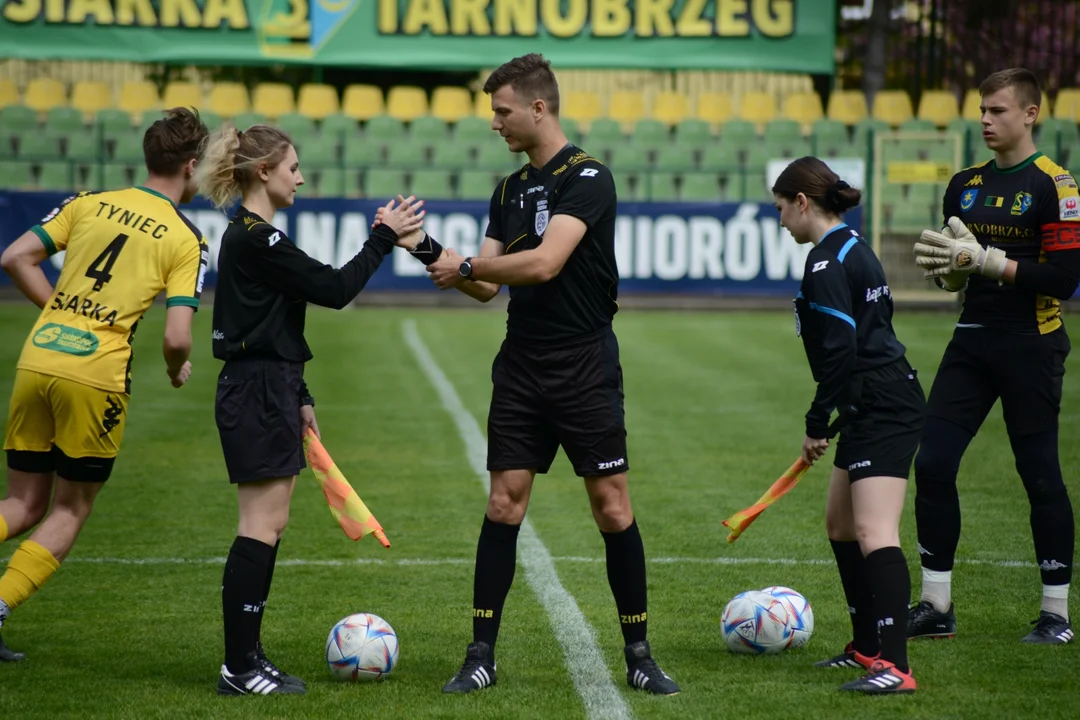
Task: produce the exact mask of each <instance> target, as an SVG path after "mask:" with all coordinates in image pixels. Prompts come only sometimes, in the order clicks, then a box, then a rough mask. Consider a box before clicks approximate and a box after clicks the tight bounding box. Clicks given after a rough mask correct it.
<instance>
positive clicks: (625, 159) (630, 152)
mask: <svg viewBox="0 0 1080 720" xmlns="http://www.w3.org/2000/svg"><path fill="white" fill-rule="evenodd" d="M611 167H612V169H613V170H619V171H634V170H646V169H648V167H649V153H648V151H647V150H646V149H645V148H641V147H637V146H636V145H620V146H618V147H615V148H613V149H612V151H611Z"/></svg>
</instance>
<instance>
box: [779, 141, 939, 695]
mask: <svg viewBox="0 0 1080 720" xmlns="http://www.w3.org/2000/svg"><path fill="white" fill-rule="evenodd" d="M773 194H774V196H775V198H776V207H777V209H778V210H779V211H780V224H781V225H783V226H784V227H785V228H787V230H788V231H789V232H790V233H791V234H792V236H793V237H794V238H795V240H796V242H799V243H814V248H813V249H812V250H811V251H810V253H809V254H808V255H807V257H806V269H805V271H804V273H803V280H802V287H801V288H800V291H799V294H798V296H797V297H796V298H795V330H796V333H798V334H799V335H800V336H801V337H802V340H803V345H804V347H805V349H806V356H807V359H808V360H809V362H810V369H811V372H812V373H813V376H814V380H816V381H817V393H816V394H815V396H814V401H813V403H812V404H811V405H810V410H809V412H807V413H806V438H805V439H804V440H803V446H802V456H803V460H805V461H806V462H808V463H813V462H814V461H815V460H819V459H820V458H822V457H823V456H824V455H825V451H826V449H827V448H828V447H829V419H830V417H831V415H832V412H833V410H837V411H838V413H839V419H840V422H841V423H842V425H840V436H839V439H838V440H837V444H836V457H835V459H834V460H833V469H832V476H831V478H830V481H829V495H828V504H827V506H826V511H825V525H826V530H827V532H828V535H829V542H830V544H831V545H832V548H833V553H834V555H835V556H836V564H837V567H838V568H839V570H840V581H841V583H842V584H843V586H844V594H845V595H846V597H847V604H848V607H849V610H850V612H851V625H852V630H853V633H854V639H853V641H852V642H851V643H849V644H848V646H847V647H846V648H844V651H843V652H842V653H841V654H839V655H838V656H836V657H834V658H831V659H829V660H823V661H821V662H819V663H816V664H817V666H818V667H827V668H842V667H856V668H858V667H865V668H867V669H868V670H869V674H868V675H866V676H864V677H863V678H861V679H858V680H854V681H852V682H849V683H847V684H845V685H842V686H841V688H840V689H841V690H848V691H858V692H863V693H867V694H872V695H877V694H892V693H908V692H914V691H915V687H916V684H915V678H914V677H913V675H912V673H911V668H910V667H909V666H908V658H907V632H906V628H905V624H906V621H907V609H908V602H909V600H910V599H911V576H910V575H909V573H908V567H907V563H906V561H905V559H904V553H903V551H902V550H901V549H900V515H901V513H902V512H903V509H904V495H905V491H906V490H907V478H908V475H909V474H910V472H911V461H912V459H913V458H914V457H915V450H916V448H917V447H918V444H919V436H920V434H921V433H922V429H923V425H924V424H925V422H926V415H925V411H926V398H925V396H924V395H923V391H922V387H921V385H920V384H919V380H918V377H917V373H916V372H915V370H913V369H912V367H911V365H910V364H908V361H907V359H906V358H905V352H906V351H905V348H904V346H903V344H901V342H900V341H899V340H898V339H897V338H896V333H895V332H894V331H893V327H892V314H893V303H892V295H891V294H890V292H889V285H888V282H887V281H886V279H885V271H884V270H883V269H882V267H881V263H880V262H879V261H878V258H877V256H876V255H874V251H873V249H871V247H870V245H868V244H867V243H866V242H865V241H864V240H863V239H862V238H861V237H859V234H858V233H857V232H856V231H855V230H854V229H852V228H850V227H848V226H847V225H846V224H845V223H844V222H843V221H842V220H841V216H842V215H843V214H844V212H846V211H847V210H849V209H851V208H853V207H855V206H856V205H858V204H859V199H860V193H859V191H858V190H856V189H854V188H852V187H849V186H848V185H847V183H845V182H842V181H841V180H840V178H839V177H837V175H836V173H834V172H833V171H832V170H830V169H829V167H828V166H827V165H826V164H825V163H824V162H822V161H821V160H819V159H817V158H813V157H804V158H800V159H798V160H795V161H794V162H792V163H791V164H790V165H789V166H788V167H787V168H786V169H785V170H784V171H783V172H782V173H781V174H780V177H778V178H777V180H776V184H775V185H774V186H773Z"/></svg>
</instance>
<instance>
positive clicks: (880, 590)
mask: <svg viewBox="0 0 1080 720" xmlns="http://www.w3.org/2000/svg"><path fill="white" fill-rule="evenodd" d="M866 577H867V579H868V580H869V581H870V586H871V588H873V592H874V617H876V618H877V621H878V628H879V633H880V637H881V659H882V660H888V661H889V662H891V663H892V664H893V665H895V666H896V667H897V669H898V670H900V671H901V672H909V668H908V658H907V617H908V605H909V604H910V603H911V575H910V573H908V566H907V562H906V561H905V560H904V551H903V550H901V549H900V548H898V547H895V546H894V547H884V548H880V549H878V550H875V551H874V552H872V553H870V554H869V555H867V556H866Z"/></svg>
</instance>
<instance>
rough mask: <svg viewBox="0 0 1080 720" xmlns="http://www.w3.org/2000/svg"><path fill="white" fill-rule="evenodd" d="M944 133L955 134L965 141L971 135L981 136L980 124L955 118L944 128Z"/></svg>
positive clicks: (975, 121)
mask: <svg viewBox="0 0 1080 720" xmlns="http://www.w3.org/2000/svg"><path fill="white" fill-rule="evenodd" d="M945 132H948V133H956V134H957V135H959V136H961V137H962V138H964V140H967V139H968V138H969V137H970V136H971V135H977V136H980V137H981V136H982V124H981V123H980V122H979V121H978V120H965V119H963V118H957V119H955V120H953V121H952V122H950V123H949V124H948V125H946V126H945Z"/></svg>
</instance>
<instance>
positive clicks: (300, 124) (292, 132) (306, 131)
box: [277, 113, 318, 145]
mask: <svg viewBox="0 0 1080 720" xmlns="http://www.w3.org/2000/svg"><path fill="white" fill-rule="evenodd" d="M277 126H278V127H279V128H281V129H282V130H284V131H285V132H286V133H288V135H289V137H291V138H292V139H293V141H294V142H296V143H297V144H299V145H303V144H304V143H305V142H306V141H307V139H308V138H310V137H312V136H314V135H316V134H317V132H318V130H317V128H316V126H315V121H314V120H312V119H311V118H309V117H308V116H307V115H301V114H300V113H285V114H284V115H282V116H281V117H279V118H278V119H277Z"/></svg>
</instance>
